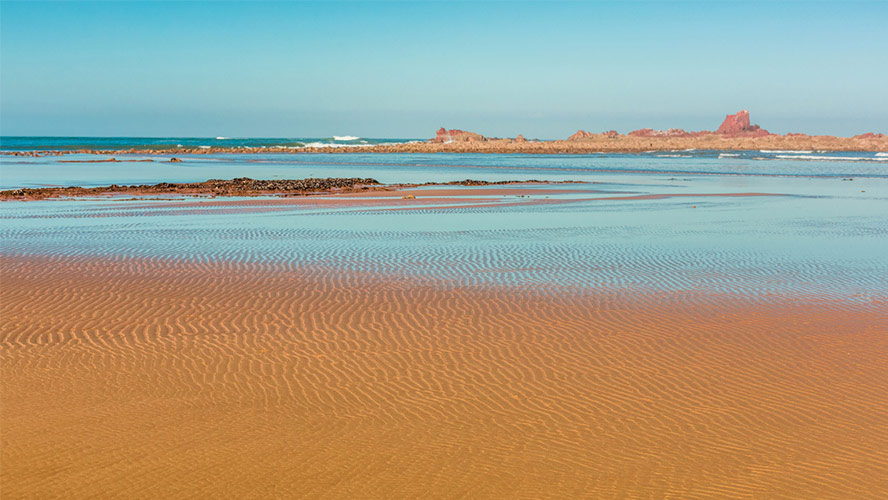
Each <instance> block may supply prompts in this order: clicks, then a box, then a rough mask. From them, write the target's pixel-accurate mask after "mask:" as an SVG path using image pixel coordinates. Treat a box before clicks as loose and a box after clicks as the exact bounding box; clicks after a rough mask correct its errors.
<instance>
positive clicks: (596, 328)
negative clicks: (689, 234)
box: [0, 232, 888, 498]
mask: <svg viewBox="0 0 888 500" xmlns="http://www.w3.org/2000/svg"><path fill="white" fill-rule="evenodd" d="M127 236H130V235H127ZM275 236H276V235H275V234H266V233H261V234H252V235H247V236H242V237H243V238H245V240H249V239H250V238H273V237H275ZM277 236H278V237H280V235H277ZM303 236H307V235H303ZM313 236H314V237H326V238H328V241H331V242H335V241H337V240H336V239H337V238H338V237H339V236H338V235H337V234H336V233H335V232H329V233H324V234H320V235H318V234H315V235H313ZM368 236H371V237H372V233H368ZM467 237H468V238H472V237H473V236H472V235H471V234H469V235H467ZM288 241H292V240H289V239H288ZM371 241H372V238H371ZM438 243H440V242H438ZM11 247H12V248H13V250H11V251H9V252H7V253H6V255H5V256H3V257H2V260H0V263H2V269H3V275H2V281H3V286H2V297H0V298H2V301H0V313H2V314H0V316H2V318H3V322H2V330H0V332H2V336H0V340H2V347H3V350H2V375H3V387H2V390H3V405H2V409H0V411H2V422H3V435H2V440H3V443H2V444H3V446H2V459H3V468H2V471H0V477H2V483H3V492H4V496H5V497H6V496H8V497H9V498H18V497H28V496H30V497H35V498H50V497H52V498H59V497H66V498H70V497H95V496H102V497H107V496H110V497H117V496H127V497H144V498H166V497H230V498H268V497H294V496H296V497H325V498H327V497H344V498H356V497H385V498H393V497H400V498H417V497H448V498H456V497H460V498H464V497H468V498H478V497H490V498H543V497H563V498H577V497H589V498H618V497H619V498H624V497H627V496H638V497H651V498H664V497H678V498H714V497H717V498H729V497H731V498H879V497H884V496H885V495H886V494H888V488H886V485H885V482H884V480H883V478H884V477H885V476H886V473H888V453H886V451H885V450H888V436H886V433H884V432H883V431H881V430H880V429H884V428H886V426H888V411H886V400H885V394H888V371H886V370H885V366H886V362H888V357H886V353H888V335H886V333H888V332H886V329H885V327H884V325H886V324H888V307H886V303H881V304H879V305H878V306H875V305H873V304H872V303H871V302H860V303H855V302H853V301H851V302H846V301H844V300H842V301H837V300H831V299H830V298H829V297H827V296H823V295H819V296H812V297H811V298H804V297H803V294H801V295H797V296H795V297H792V298H791V299H790V300H788V299H786V298H783V297H780V296H766V295H756V296H751V295H748V294H736V293H729V292H725V291H719V289H718V288H719V287H718V286H717V285H718V284H719V283H720V282H723V280H724V278H719V277H718V276H712V277H711V278H709V279H710V280H711V283H713V284H714V286H713V290H712V291H708V292H700V291H697V292H685V291H676V290H664V289H657V288H650V289H647V290H645V289H644V288H642V287H634V288H627V287H618V286H612V287H607V286H605V287H597V288H593V287H584V288H576V289H574V290H573V292H572V293H563V292H564V291H563V289H559V288H557V287H554V288H552V287H547V286H542V285H540V286H530V287H528V286H524V285H525V284H526V283H525V281H533V278H532V277H533V276H536V275H535V274H534V272H535V271H534V270H533V269H532V267H533V266H536V267H541V264H540V261H539V260H536V259H543V262H544V263H545V262H550V260H548V259H551V260H559V259H560V261H565V262H574V261H576V260H577V258H578V256H576V255H573V254H571V253H570V252H567V253H564V254H558V253H557V252H556V254H554V255H551V256H547V255H546V254H543V255H542V256H536V257H534V259H531V257H530V255H531V253H528V254H527V256H525V257H521V255H523V254H520V253H519V257H518V258H517V260H516V261H513V262H510V263H509V265H510V266H515V264H517V263H521V264H522V265H523V266H526V267H527V268H528V269H526V270H522V271H521V272H522V273H525V272H526V273H527V275H526V276H530V278H522V280H521V283H519V285H521V286H511V285H510V283H508V282H505V283H502V282H501V283H499V284H497V285H495V286H494V285H491V284H489V283H487V282H486V281H485V280H483V279H478V280H475V281H472V280H470V279H469V278H468V277H469V276H473V275H475V274H476V273H478V274H481V275H483V274H484V271H485V270H486V272H494V273H495V272H497V271H496V265H495V263H496V262H500V261H498V260H497V259H501V257H497V255H496V254H495V253H494V252H487V253H485V252H479V253H477V254H475V255H473V256H471V257H470V258H468V259H466V262H465V263H464V265H463V267H461V268H459V269H458V270H456V271H454V272H455V273H456V274H448V273H447V272H446V271H445V269H447V268H448V266H449V265H450V264H451V263H449V262H446V263H444V264H438V267H437V268H436V267H434V266H435V264H434V263H435V262H436V261H437V260H438V259H442V258H443V257H446V252H443V253H442V252H437V251H435V250H433V248H434V245H430V247H431V248H430V249H427V250H425V251H424V252H422V253H415V254H410V255H399V256H398V258H399V259H400V260H401V262H402V263H408V262H409V259H410V258H413V259H419V260H418V261H416V262H413V263H411V264H409V265H412V266H416V267H417V268H428V267H429V266H431V267H432V268H433V269H434V272H432V273H430V274H428V275H423V274H422V273H405V274H402V275H398V274H385V273H379V272H378V271H379V270H380V267H379V265H377V266H374V265H370V264H366V263H364V264H361V262H362V259H363V258H364V257H365V256H360V255H352V254H350V253H347V252H343V253H338V252H336V251H335V248H336V247H335V245H333V248H334V251H333V253H332V255H330V256H329V258H331V259H335V260H337V263H336V266H326V267H325V266H323V265H313V264H312V265H309V264H305V263H304V262H302V261H299V260H298V259H295V257H293V256H291V257H290V258H288V259H284V261H283V262H284V264H273V263H271V262H266V263H263V262H261V261H260V262H257V261H255V260H254V259H246V260H243V259H238V258H231V259H203V260H201V259H191V260H187V261H180V260H175V259H160V258H150V257H139V256H120V255H118V256H116V257H115V256H114V255H113V254H111V253H110V252H109V255H108V256H107V257H105V258H97V257H95V256H87V255H85V252H78V251H72V252H68V253H66V254H65V255H56V256H45V257H36V256H33V255H32V256H22V255H16V254H15V251H14V248H15V243H13V244H12V245H11ZM522 248H523V247H521V246H520V245H518V246H516V247H515V248H514V250H515V251H519V252H520V251H521V249H522ZM538 250H539V249H538ZM296 253H297V252H294V253H293V255H296ZM533 255H536V254H533ZM374 257H377V256H376V255H374ZM579 257H583V258H588V255H581V256H579ZM675 264H676V263H675V262H674V261H669V260H665V261H659V262H658V261H652V262H650V263H648V264H641V263H637V262H636V263H634V264H633V263H632V262H631V261H623V260H619V259H618V260H613V259H611V260H610V261H609V264H608V265H609V266H611V267H614V268H619V267H621V266H624V265H633V266H635V267H634V268H633V269H635V270H636V271H638V272H647V273H652V272H655V270H657V269H659V270H663V269H669V268H670V267H671V266H672V267H674V266H675ZM385 265H386V264H385V262H383V264H381V266H385ZM405 265H406V264H405ZM645 265H647V266H649V267H650V269H647V270H645V267H644V266H645ZM408 267H409V266H408ZM510 269H512V270H514V269H515V267H511V268H510ZM590 272H591V271H590ZM601 272H603V273H604V274H599V275H596V278H598V277H601V276H610V277H612V278H613V277H617V276H623V279H625V276H627V275H628V274H629V273H627V272H623V273H622V274H619V273H616V272H613V271H611V272H610V273H608V272H606V271H601ZM806 272H808V271H806ZM750 273H751V275H754V274H755V272H754V271H752V270H750ZM519 274H520V273H519ZM681 274H682V273H681V272H677V271H676V272H675V274H674V275H668V274H667V275H665V276H663V279H666V280H669V279H672V280H680V277H679V276H680V275H681ZM424 276H425V278H424ZM451 276H462V278H460V279H456V280H451V279H450V277H451ZM670 276H671V277H670ZM697 279H698V280H699V281H701V282H702V281H705V280H704V278H702V277H698V278H697ZM762 279H764V278H762ZM467 284H468V285H474V286H467ZM728 288H729V287H728Z"/></svg>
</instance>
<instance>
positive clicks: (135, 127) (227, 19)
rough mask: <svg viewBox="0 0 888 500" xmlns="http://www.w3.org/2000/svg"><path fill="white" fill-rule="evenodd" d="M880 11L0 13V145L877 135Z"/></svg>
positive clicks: (367, 5) (688, 5)
mask: <svg viewBox="0 0 888 500" xmlns="http://www.w3.org/2000/svg"><path fill="white" fill-rule="evenodd" d="M886 29H888V2H886V1H877V2H872V1H871V2H838V1H834V2H799V1H795V2H775V1H771V2H749V1H742V2H728V1H723V2H718V1H706V2H682V3H680V2H668V1H656V2H632V1H623V2H556V1H537V2H494V1H488V2H454V1H448V2H432V1H428V2H372V1H361V2H341V1H326V2H269V3H264V2H75V1H65V2H55V3H50V2H34V1H28V2H10V1H2V2H0V134H2V135H49V136H53V135H54V136H155V137H175V136H188V137H215V136H225V137H329V136H331V135H334V134H335V135H358V136H362V137H395V138H425V137H431V136H433V135H434V132H435V130H436V129H437V128H439V127H441V126H445V127H447V128H461V129H465V130H472V131H476V132H480V133H482V134H484V135H487V136H497V137H507V136H512V137H513V136H515V135H517V134H519V133H520V134H524V136H525V137H528V138H543V139H552V138H564V137H567V136H568V135H570V134H572V133H573V132H575V131H577V130H578V129H584V130H590V131H593V132H601V131H604V130H610V129H616V130H618V131H620V132H622V133H625V132H628V131H630V130H634V129H638V128H644V127H651V128H655V129H665V128H670V127H677V128H684V129H686V130H713V129H715V128H717V127H718V125H719V124H720V123H721V121H722V120H723V119H724V116H725V115H726V114H728V113H733V112H736V111H738V110H740V109H748V110H749V111H750V114H751V117H752V121H753V122H754V123H758V124H760V125H761V126H762V127H763V128H766V129H768V130H770V131H771V132H774V133H786V132H805V133H809V134H831V135H843V136H848V135H854V134H858V133H863V132H870V131H875V132H886V133H888V35H886V34H885V32H886Z"/></svg>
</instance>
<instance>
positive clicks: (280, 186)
mask: <svg viewBox="0 0 888 500" xmlns="http://www.w3.org/2000/svg"><path fill="white" fill-rule="evenodd" d="M578 183H580V181H561V182H552V181H538V180H526V181H495V182H490V181H479V180H474V179H466V180H462V181H451V182H426V183H424V184H380V183H379V181H377V180H376V179H369V178H368V179H360V178H338V177H337V178H334V177H328V178H326V179H319V178H310V179H298V180H294V179H280V180H257V179H250V178H249V177H239V178H236V179H231V180H221V179H210V180H208V181H204V182H191V183H169V182H161V183H159V184H143V185H131V186H119V185H117V184H112V185H110V186H103V187H93V188H84V187H79V186H70V187H47V188H22V189H10V190H6V191H0V201H35V200H45V199H57V198H78V197H84V196H113V195H121V194H126V195H132V196H150V195H167V194H176V195H183V196H211V197H215V196H280V197H288V196H309V195H313V194H338V193H354V192H361V191H390V190H396V189H406V188H415V187H418V186H469V187H477V186H502V185H509V184H578Z"/></svg>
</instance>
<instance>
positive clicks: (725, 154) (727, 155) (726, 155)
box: [718, 153, 740, 158]
mask: <svg viewBox="0 0 888 500" xmlns="http://www.w3.org/2000/svg"><path fill="white" fill-rule="evenodd" d="M736 156H740V154H739V153H719V154H718V157H719V158H734V157H736Z"/></svg>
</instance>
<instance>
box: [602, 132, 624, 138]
mask: <svg viewBox="0 0 888 500" xmlns="http://www.w3.org/2000/svg"><path fill="white" fill-rule="evenodd" d="M601 136H602V137H607V138H608V139H614V138H617V137H619V136H620V133H619V132H617V131H616V130H608V131H607V132H602V133H601Z"/></svg>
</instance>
